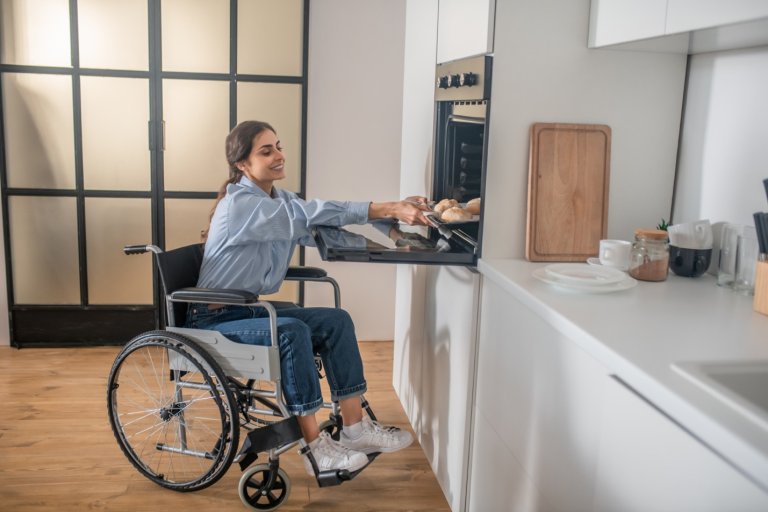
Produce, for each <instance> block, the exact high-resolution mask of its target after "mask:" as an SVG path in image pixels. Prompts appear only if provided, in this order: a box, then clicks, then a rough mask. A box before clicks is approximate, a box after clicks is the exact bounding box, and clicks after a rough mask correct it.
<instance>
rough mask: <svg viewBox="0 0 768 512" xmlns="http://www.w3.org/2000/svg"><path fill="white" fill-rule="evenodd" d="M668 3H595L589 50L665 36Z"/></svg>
mask: <svg viewBox="0 0 768 512" xmlns="http://www.w3.org/2000/svg"><path fill="white" fill-rule="evenodd" d="M666 16H667V0H592V7H591V10H590V20H589V47H590V48H594V47H597V46H605V45H610V44H617V43H625V42H627V41H637V40H640V39H647V38H649V37H657V36H662V35H664V28H665V26H664V22H665V19H666Z"/></svg>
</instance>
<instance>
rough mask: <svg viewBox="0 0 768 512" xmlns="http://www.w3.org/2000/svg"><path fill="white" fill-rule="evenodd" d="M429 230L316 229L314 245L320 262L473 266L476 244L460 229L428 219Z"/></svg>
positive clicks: (382, 226) (387, 225)
mask: <svg viewBox="0 0 768 512" xmlns="http://www.w3.org/2000/svg"><path fill="white" fill-rule="evenodd" d="M431 223H432V227H426V226H408V225H406V224H400V223H397V222H391V221H386V222H373V223H371V224H364V225H360V226H358V225H352V226H344V227H333V226H318V227H317V228H315V242H316V243H317V249H318V251H319V252H320V256H321V257H322V258H323V260H324V261H356V262H374V263H411V264H417V265H464V266H476V265H477V243H476V242H475V241H474V240H473V239H472V238H471V237H469V236H467V234H466V233H465V232H464V231H462V229H461V227H460V226H448V225H443V224H441V223H440V222H439V221H436V220H434V219H431Z"/></svg>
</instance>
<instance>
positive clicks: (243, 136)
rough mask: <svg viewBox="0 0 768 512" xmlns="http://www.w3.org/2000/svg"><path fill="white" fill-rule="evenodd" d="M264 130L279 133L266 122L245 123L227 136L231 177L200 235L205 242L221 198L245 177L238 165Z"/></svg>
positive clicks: (224, 184)
mask: <svg viewBox="0 0 768 512" xmlns="http://www.w3.org/2000/svg"><path fill="white" fill-rule="evenodd" d="M264 130H270V131H271V132H273V133H277V132H275V129H274V128H272V125H270V124H269V123H265V122H264V121H243V122H242V123H240V124H238V125H237V126H235V127H234V128H232V131H231V132H229V135H227V138H226V140H225V142H224V150H225V151H226V154H227V164H228V165H229V177H228V178H227V180H226V181H225V182H224V183H223V184H222V185H221V187H220V188H219V192H218V194H217V195H216V203H214V205H213V209H211V215H210V217H209V218H208V227H206V228H205V230H204V231H202V232H201V233H200V235H201V237H202V239H203V240H205V239H206V238H208V229H210V227H211V219H212V218H213V213H214V212H215V211H216V206H218V204H219V201H221V198H223V197H224V196H225V195H226V193H227V185H229V184H230V183H237V182H238V181H240V178H242V177H243V171H241V170H240V169H238V168H237V163H238V162H241V161H243V160H245V159H246V158H248V155H250V154H251V149H253V139H254V137H256V136H257V135H258V134H260V133H261V132H263V131H264Z"/></svg>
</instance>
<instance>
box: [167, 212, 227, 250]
mask: <svg viewBox="0 0 768 512" xmlns="http://www.w3.org/2000/svg"><path fill="white" fill-rule="evenodd" d="M214 204H216V200H215V199H166V200H165V249H166V250H168V251H169V250H171V249H176V248H177V247H184V246H185V245H190V244H197V243H200V242H201V241H202V240H201V239H200V232H201V231H203V230H204V229H206V228H207V227H208V219H209V218H210V215H211V209H212V208H213V205H214Z"/></svg>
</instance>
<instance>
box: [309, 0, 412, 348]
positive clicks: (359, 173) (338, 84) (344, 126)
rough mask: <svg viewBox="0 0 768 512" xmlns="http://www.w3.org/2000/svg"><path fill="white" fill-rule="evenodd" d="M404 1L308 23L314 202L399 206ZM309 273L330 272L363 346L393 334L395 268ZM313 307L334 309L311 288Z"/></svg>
mask: <svg viewBox="0 0 768 512" xmlns="http://www.w3.org/2000/svg"><path fill="white" fill-rule="evenodd" d="M404 32H405V0H391V1H377V2H359V1H355V0H323V1H322V2H312V4H311V6H310V20H309V75H308V80H309V90H308V95H309V99H308V120H307V123H308V134H307V144H308V145H307V197H308V198H315V197H317V198H324V199H339V200H357V201H391V200H395V199H398V198H399V196H400V144H401V127H402V112H403V88H402V77H403V55H404V51H405V50H404ZM306 254H307V260H306V262H307V264H308V265H315V266H319V267H323V268H325V269H327V270H328V272H329V274H331V275H332V276H333V277H334V278H335V279H336V280H337V281H339V284H340V286H341V289H342V294H341V299H342V306H343V307H344V308H345V309H347V310H348V311H349V312H350V314H351V315H352V317H353V318H354V319H355V326H356V328H357V335H358V338H359V339H360V340H391V339H393V335H394V303H395V266H393V265H380V264H370V263H326V262H323V261H321V259H320V257H319V255H318V254H317V251H316V250H315V249H311V248H309V249H307V253H306ZM306 302H307V304H308V305H320V304H330V303H331V302H330V294H328V293H327V290H326V289H324V288H322V287H313V286H311V285H308V286H307V294H306Z"/></svg>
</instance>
